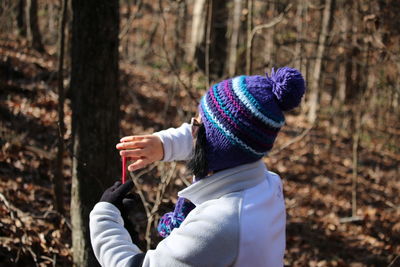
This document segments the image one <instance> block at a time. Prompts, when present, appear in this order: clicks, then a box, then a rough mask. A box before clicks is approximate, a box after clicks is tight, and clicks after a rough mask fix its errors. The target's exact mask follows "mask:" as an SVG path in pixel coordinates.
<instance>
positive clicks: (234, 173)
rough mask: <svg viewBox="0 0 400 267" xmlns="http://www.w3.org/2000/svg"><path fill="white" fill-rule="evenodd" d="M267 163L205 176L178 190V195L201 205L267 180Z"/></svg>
mask: <svg viewBox="0 0 400 267" xmlns="http://www.w3.org/2000/svg"><path fill="white" fill-rule="evenodd" d="M266 170H267V169H266V167H265V164H264V162H263V161H262V160H258V161H256V162H253V163H249V164H243V165H240V166H237V167H234V168H230V169H227V170H223V171H219V172H217V173H215V174H213V175H210V176H208V177H205V178H203V179H201V180H200V181H198V182H195V183H194V184H192V185H190V186H189V187H187V188H185V189H183V190H182V191H180V192H178V196H180V197H183V198H186V199H189V200H190V201H191V202H192V203H193V204H195V205H196V206H197V205H200V204H202V203H203V202H205V201H207V200H211V199H217V198H220V197H221V196H223V195H225V194H229V193H232V192H237V191H242V190H245V189H248V188H251V187H253V186H256V185H257V184H259V183H261V182H262V181H264V180H265V172H266Z"/></svg>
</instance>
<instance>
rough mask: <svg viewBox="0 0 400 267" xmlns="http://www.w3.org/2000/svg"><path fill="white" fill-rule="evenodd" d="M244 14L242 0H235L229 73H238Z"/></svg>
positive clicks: (231, 74) (230, 74)
mask: <svg viewBox="0 0 400 267" xmlns="http://www.w3.org/2000/svg"><path fill="white" fill-rule="evenodd" d="M241 14H242V0H234V7H233V16H232V17H233V18H232V36H231V40H230V45H229V63H228V74H229V76H234V75H235V74H236V62H237V56H238V51H237V49H238V42H239V32H240V16H241Z"/></svg>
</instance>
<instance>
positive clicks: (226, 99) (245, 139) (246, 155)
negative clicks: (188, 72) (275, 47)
mask: <svg viewBox="0 0 400 267" xmlns="http://www.w3.org/2000/svg"><path fill="white" fill-rule="evenodd" d="M273 73H275V72H273ZM277 73H279V75H281V76H280V77H268V76H239V77H235V78H232V79H228V80H224V81H222V82H220V83H217V84H215V85H213V86H211V87H210V89H209V90H208V91H207V93H206V94H205V95H204V96H203V98H202V99H201V101H200V105H199V111H200V115H201V117H202V121H203V123H204V125H205V128H206V136H207V152H208V153H207V157H208V165H209V169H210V171H217V170H222V169H226V168H230V167H234V166H237V165H240V164H245V163H249V162H252V161H255V160H258V159H260V158H261V157H263V156H264V155H266V154H267V153H268V151H270V150H271V148H272V146H273V144H274V141H275V139H276V136H277V134H278V132H279V130H280V128H281V127H282V126H283V125H284V123H285V117H284V115H283V112H282V109H281V107H280V106H281V103H279V101H278V97H277V94H280V93H282V92H283V93H282V94H283V97H281V98H282V99H283V101H285V99H284V97H286V95H284V94H285V93H286V92H285V90H286V91H290V90H288V88H287V87H286V85H287V84H285V83H284V82H285V81H288V82H290V80H287V77H289V79H290V78H291V77H293V73H294V74H296V75H300V74H299V73H298V72H297V71H296V70H294V69H290V68H283V69H279V70H278V71H277ZM284 75H287V77H285V76H284ZM297 77H298V76H296V78H297ZM299 77H300V78H301V80H302V77H301V75H300V76H299ZM277 82H279V84H278V85H279V86H278V85H277ZM302 82H303V87H302V88H300V89H301V90H303V91H302V92H300V93H299V94H300V99H301V96H302V95H303V93H304V80H302ZM300 85H301V84H300ZM296 86H297V84H296ZM300 87H301V86H300ZM289 89H292V88H289ZM295 89H297V88H295ZM273 90H275V91H277V92H273ZM279 90H280V91H279ZM301 90H300V91H301ZM300 99H298V101H300ZM296 101H297V100H296Z"/></svg>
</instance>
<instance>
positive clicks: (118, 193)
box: [100, 180, 133, 212]
mask: <svg viewBox="0 0 400 267" xmlns="http://www.w3.org/2000/svg"><path fill="white" fill-rule="evenodd" d="M132 188H133V181H132V180H129V181H127V182H126V183H124V184H122V183H121V182H120V181H118V182H115V184H114V185H113V186H111V187H109V188H107V189H106V191H104V193H103V195H102V196H101V199H100V202H101V201H103V202H108V203H111V204H113V205H114V206H116V207H117V208H118V209H119V210H120V211H121V212H122V211H123V205H122V200H123V199H124V197H125V196H126V195H127V194H128V193H129V191H131V189H132Z"/></svg>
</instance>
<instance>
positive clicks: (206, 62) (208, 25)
mask: <svg viewBox="0 0 400 267" xmlns="http://www.w3.org/2000/svg"><path fill="white" fill-rule="evenodd" d="M227 20H228V12H227V2H226V1H224V0H207V1H205V0H197V1H196V2H195V5H194V10H193V23H192V35H191V43H190V46H189V49H188V57H187V60H188V61H189V62H190V63H192V64H195V65H197V67H199V68H200V69H201V70H203V71H204V72H206V73H210V74H211V75H212V76H214V78H217V77H221V76H222V74H223V71H224V67H225V62H226V55H227V53H226V47H227V45H228V40H227V38H226V32H227ZM207 33H208V34H207Z"/></svg>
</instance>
